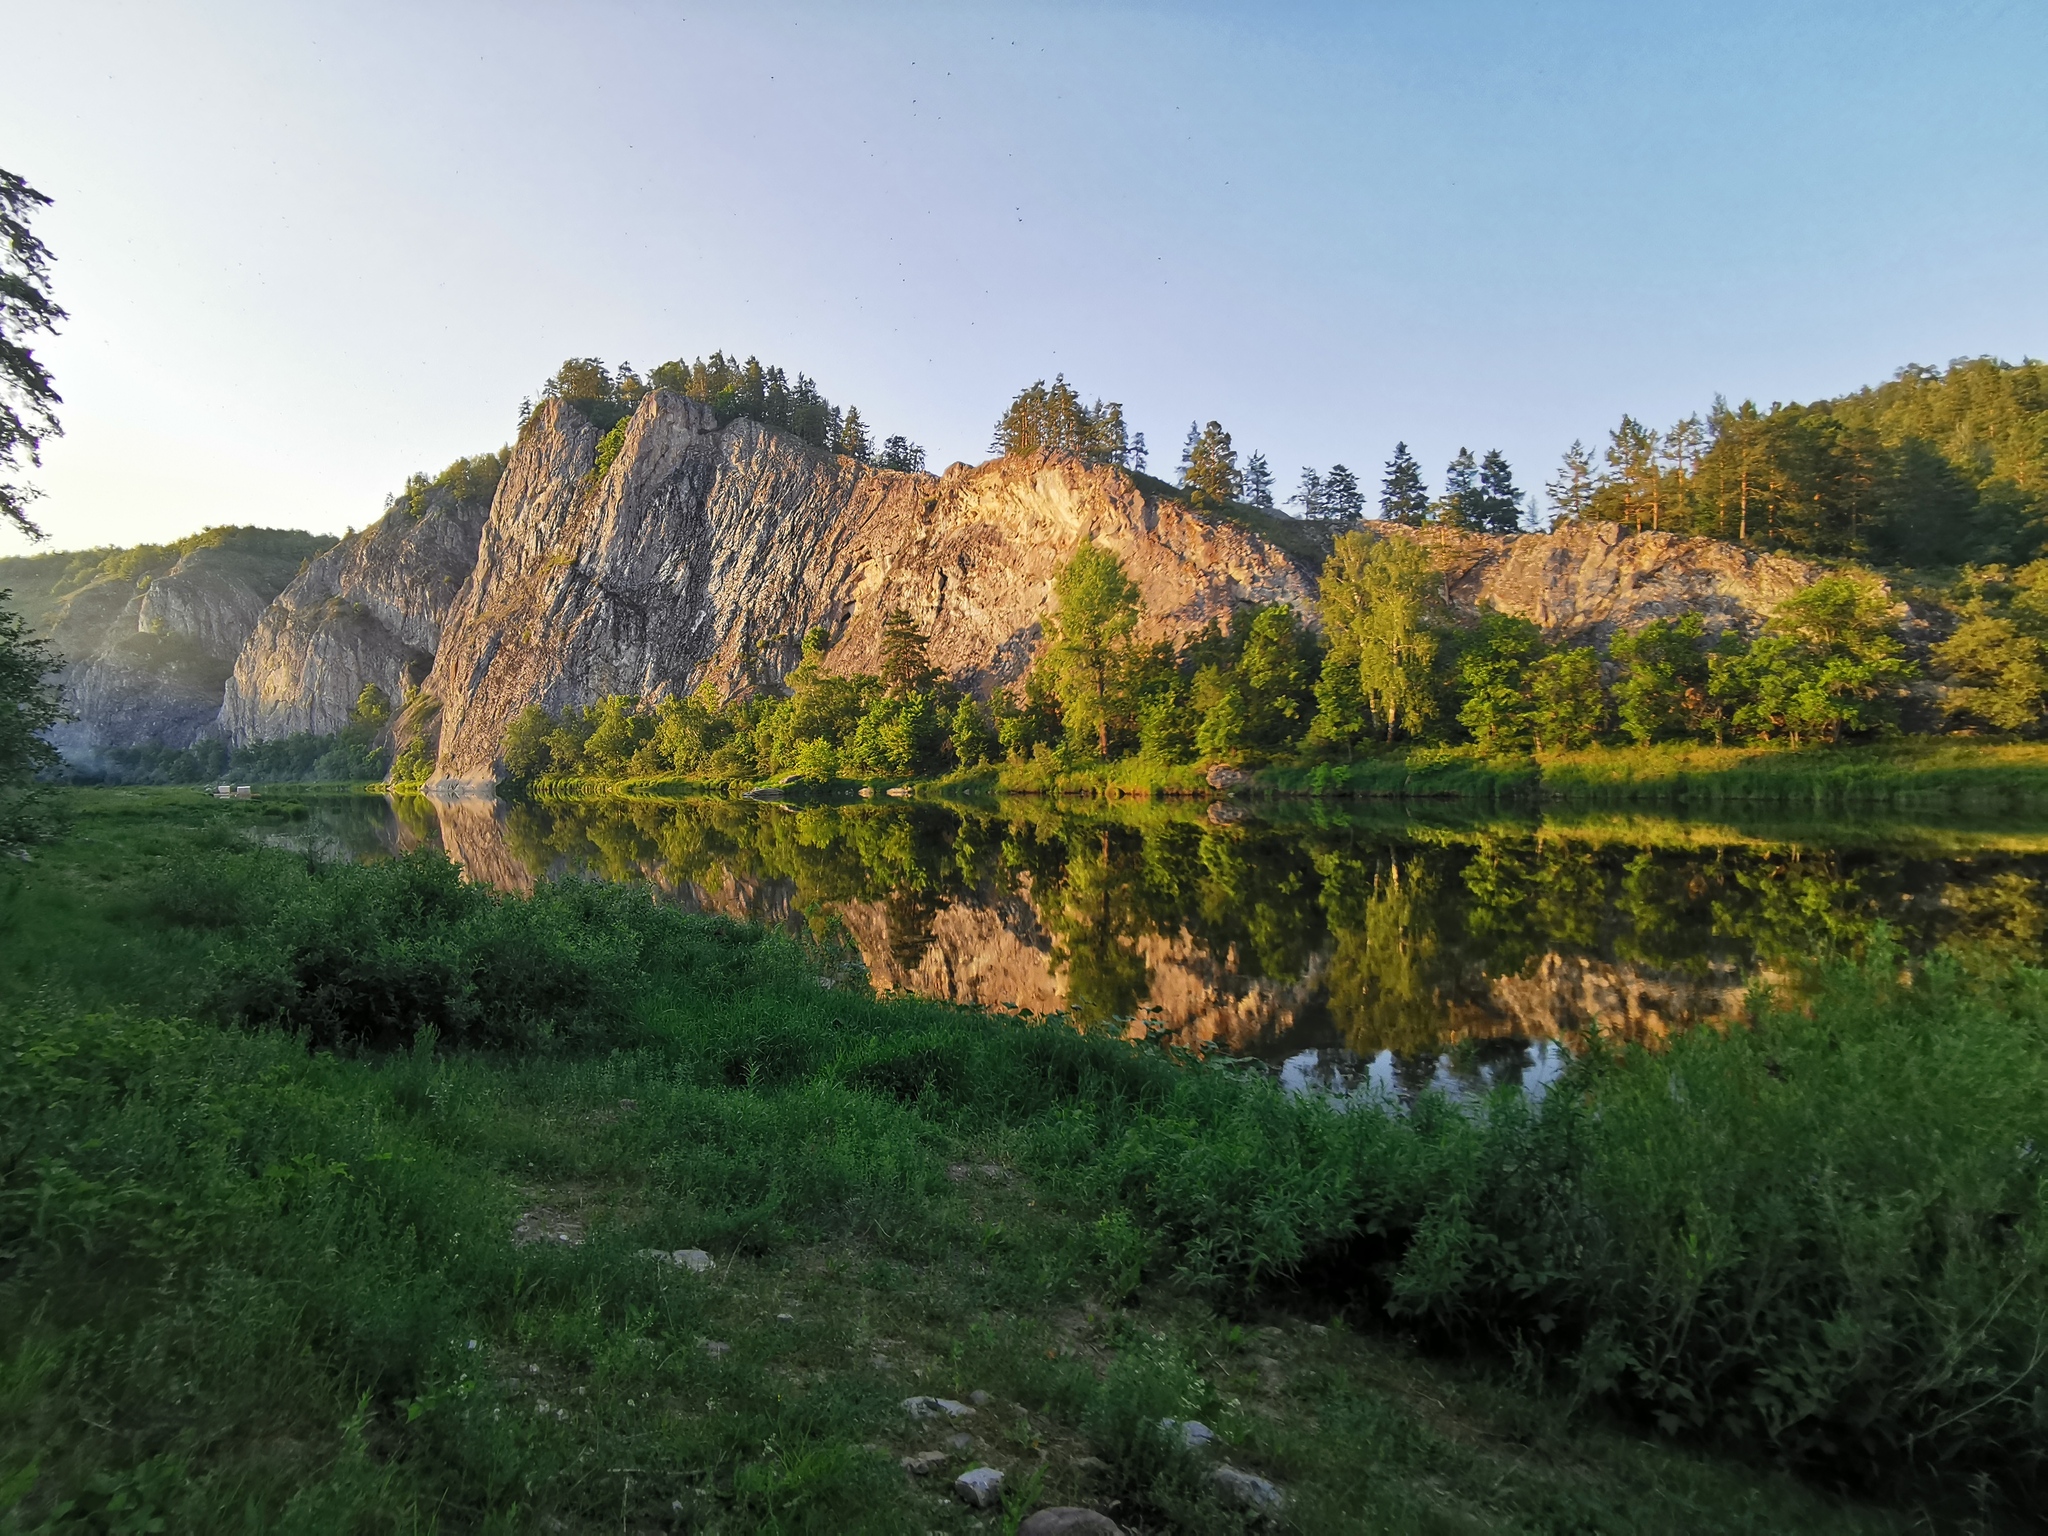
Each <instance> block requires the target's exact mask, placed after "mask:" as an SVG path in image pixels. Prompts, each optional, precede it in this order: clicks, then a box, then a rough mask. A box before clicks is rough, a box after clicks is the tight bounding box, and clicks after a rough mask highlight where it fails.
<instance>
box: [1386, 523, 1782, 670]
mask: <svg viewBox="0 0 2048 1536" xmlns="http://www.w3.org/2000/svg"><path fill="white" fill-rule="evenodd" d="M1389 531H1390V532H1392V533H1393V534H1395V535H1397V536H1399V537H1402V538H1409V539H1414V540H1415V541H1417V542H1418V543H1421V544H1423V545H1424V546H1426V547H1427V548H1428V549H1429V551H1430V554H1431V557H1432V558H1433V559H1434V560H1435V561H1436V563H1437V565H1438V567H1439V568H1440V569H1441V570H1442V571H1443V573H1444V584H1445V588H1446V590H1447V591H1448V593H1449V595H1450V599H1451V603H1452V605H1453V606H1454V607H1456V608H1459V609H1462V610H1463V611H1464V612H1465V613H1467V614H1468V615H1470V614H1473V613H1476V612H1477V611H1478V609H1479V608H1480V606H1481V605H1482V604H1485V605H1490V606H1492V607H1494V608H1497V609H1499V610H1500V611H1501V612H1502V613H1507V614H1512V615H1514V616H1515V617H1517V618H1524V619H1528V620H1530V621H1531V622H1532V623H1534V624H1536V625H1537V626H1538V627H1540V628H1541V629H1542V630H1543V633H1544V636H1545V638H1547V639H1549V640H1552V641H1566V642H1570V643H1573V644H1578V645H1595V644H1597V645H1599V646H1600V647H1602V648H1603V649H1604V648H1605V646H1606V644H1607V642H1608V641H1609V640H1610V639H1612V638H1613V636H1614V634H1615V633H1616V631H1618V630H1627V629H1635V628H1638V627H1640V626H1641V625H1644V624H1647V623H1649V622H1650V621H1651V620H1652V619H1668V618H1677V617H1679V616H1680V615H1682V614H1686V613H1698V614H1700V615H1701V616H1702V617H1703V618H1704V619H1705V620H1706V625H1707V629H1708V632H1709V633H1719V632H1720V631H1721V630H1723V629H1726V628H1728V627H1730V626H1733V627H1734V628H1736V629H1737V630H1739V631H1741V632H1742V633H1745V634H1748V633H1753V632H1754V631H1755V629H1756V628H1757V626H1758V625H1759V624H1761V623H1762V621H1763V619H1764V618H1765V616H1766V615H1768V614H1769V613H1770V611H1771V610H1772V609H1773V608H1775V607H1777V605H1778V604H1779V603H1781V602H1783V601H1784V600H1785V599H1786V598H1788V597H1790V596H1791V595H1792V594H1793V593H1794V592H1797V591H1798V590H1799V589H1800V588H1802V587H1804V586H1805V585H1807V583H1809V582H1811V581H1812V580H1813V579H1814V577H1815V576H1816V575H1817V574H1818V573H1817V572H1816V571H1815V569H1814V568H1813V567H1812V566H1810V565H1808V564H1806V563H1805V562H1804V561H1801V560H1794V559H1792V558H1791V557H1789V556H1786V555H1775V554H1765V553H1760V552H1758V551H1755V550H1749V549H1744V548H1743V547H1742V546H1740V545H1737V544H1724V543H1722V542H1721V541H1720V540H1718V539H1697V538H1682V537H1680V536H1679V535H1677V534H1672V533H1633V532H1630V531H1629V530H1627V529H1624V528H1622V527H1621V526H1620V525H1619V524H1615V523H1583V524H1578V525H1575V526H1569V527H1564V528H1560V529H1559V530H1558V531H1557V532H1555V533H1547V534H1544V533H1522V534H1507V535H1494V534H1477V533H1460V532H1458V531H1456V530H1455V529H1449V528H1412V529H1411V528H1401V527H1394V528H1391V529H1389Z"/></svg>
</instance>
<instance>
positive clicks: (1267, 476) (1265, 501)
mask: <svg viewBox="0 0 2048 1536" xmlns="http://www.w3.org/2000/svg"><path fill="white" fill-rule="evenodd" d="M1244 499H1245V502H1246V504H1247V505H1249V506H1254V507H1270V506H1272V505H1273V471H1272V470H1270V469H1269V468H1267V467H1266V456H1265V455H1264V454H1263V453H1255V454H1253V455H1252V456H1251V457H1250V458H1249V459H1246V460H1245V464H1244Z"/></svg>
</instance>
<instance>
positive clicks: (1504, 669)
mask: <svg viewBox="0 0 2048 1536" xmlns="http://www.w3.org/2000/svg"><path fill="white" fill-rule="evenodd" d="M1545 649H1546V647H1545V646H1544V644H1543V632H1542V631H1541V630H1539V629H1538V628H1537V627H1536V626H1535V625H1534V624H1532V623H1530V622H1529V621H1528V620H1527V619H1518V618H1512V617H1510V616H1509V615H1507V614H1505V613H1500V612H1497V611H1496V610H1494V609H1491V608H1489V609H1487V610H1486V611H1485V612H1484V613H1482V614H1481V615H1480V616H1479V632H1478V634H1477V635H1476V636H1474V637H1473V638H1472V639H1471V641H1470V642H1469V643H1467V644H1466V645H1465V646H1464V647H1463V648H1461V649H1460V651H1459V653H1458V680H1459V682H1460V683H1461V684H1462V685H1463V688H1464V693H1465V703H1464V706H1463V707H1462V708H1461V709H1460V710H1459V711H1458V723H1459V724H1460V725H1462V726H1464V727H1465V729H1466V730H1468V731H1470V732H1471V733H1472V738H1473V740H1475V741H1477V742H1478V743H1479V745H1480V746H1482V747H1484V748H1485V749H1486V750H1487V751H1489V752H1517V751H1526V750H1527V749H1528V748H1529V746H1530V745H1531V743H1532V742H1533V740H1534V721H1533V718H1532V716H1533V713H1534V708H1533V700H1532V698H1531V694H1530V687H1529V673H1530V671H1531V669H1532V668H1533V667H1534V666H1535V665H1536V663H1537V662H1539V661H1541V660H1542V659H1543V655H1544V651H1545Z"/></svg>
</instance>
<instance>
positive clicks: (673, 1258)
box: [640, 1248, 718, 1275]
mask: <svg viewBox="0 0 2048 1536" xmlns="http://www.w3.org/2000/svg"><path fill="white" fill-rule="evenodd" d="M640 1257H641V1258H643V1259H652V1260H654V1262H655V1263H657V1264H673V1265H674V1266H675V1267H676V1268H677V1269H687V1270H689V1271H690V1273H692V1274H695V1275H702V1274H707V1273H709V1272H710V1271H711V1270H714V1269H716V1268H718V1261H717V1260H716V1259H714V1258H712V1257H711V1255H710V1254H708V1253H706V1252H705V1251H704V1250H703V1249H702V1248H676V1249H667V1250H665V1249H661V1248H642V1249H641V1250H640Z"/></svg>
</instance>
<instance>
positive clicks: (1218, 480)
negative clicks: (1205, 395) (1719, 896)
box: [1180, 421, 1244, 507]
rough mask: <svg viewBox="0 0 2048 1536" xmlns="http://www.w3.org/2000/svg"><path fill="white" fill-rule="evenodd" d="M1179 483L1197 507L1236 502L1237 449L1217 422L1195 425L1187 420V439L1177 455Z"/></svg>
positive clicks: (1238, 488)
mask: <svg viewBox="0 0 2048 1536" xmlns="http://www.w3.org/2000/svg"><path fill="white" fill-rule="evenodd" d="M1180 483H1181V485H1182V486H1183V487H1184V488H1185V489H1186V490H1187V491H1188V493H1189V495H1188V500H1189V501H1190V502H1192V503H1193V504H1194V505H1195V506H1197V507H1220V506H1223V505H1225V504H1226V503H1229V502H1233V501H1236V500H1237V499H1238V497H1239V495H1240V494H1241V493H1242V491H1243V489H1244V481H1243V477H1242V476H1241V475H1240V474H1239V473H1238V468H1237V450H1236V449H1234V448H1233V447H1231V445H1230V434H1229V433H1228V432H1226V431H1224V430H1223V427H1222V425H1221V423H1219V422H1214V421H1212V422H1210V423H1209V424H1208V425H1207V426H1206V427H1201V428H1199V429H1198V428H1197V427H1196V426H1195V424H1194V423H1193V422H1189V423H1188V440H1187V445H1186V447H1185V448H1183V449H1182V450H1181V456H1180Z"/></svg>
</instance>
